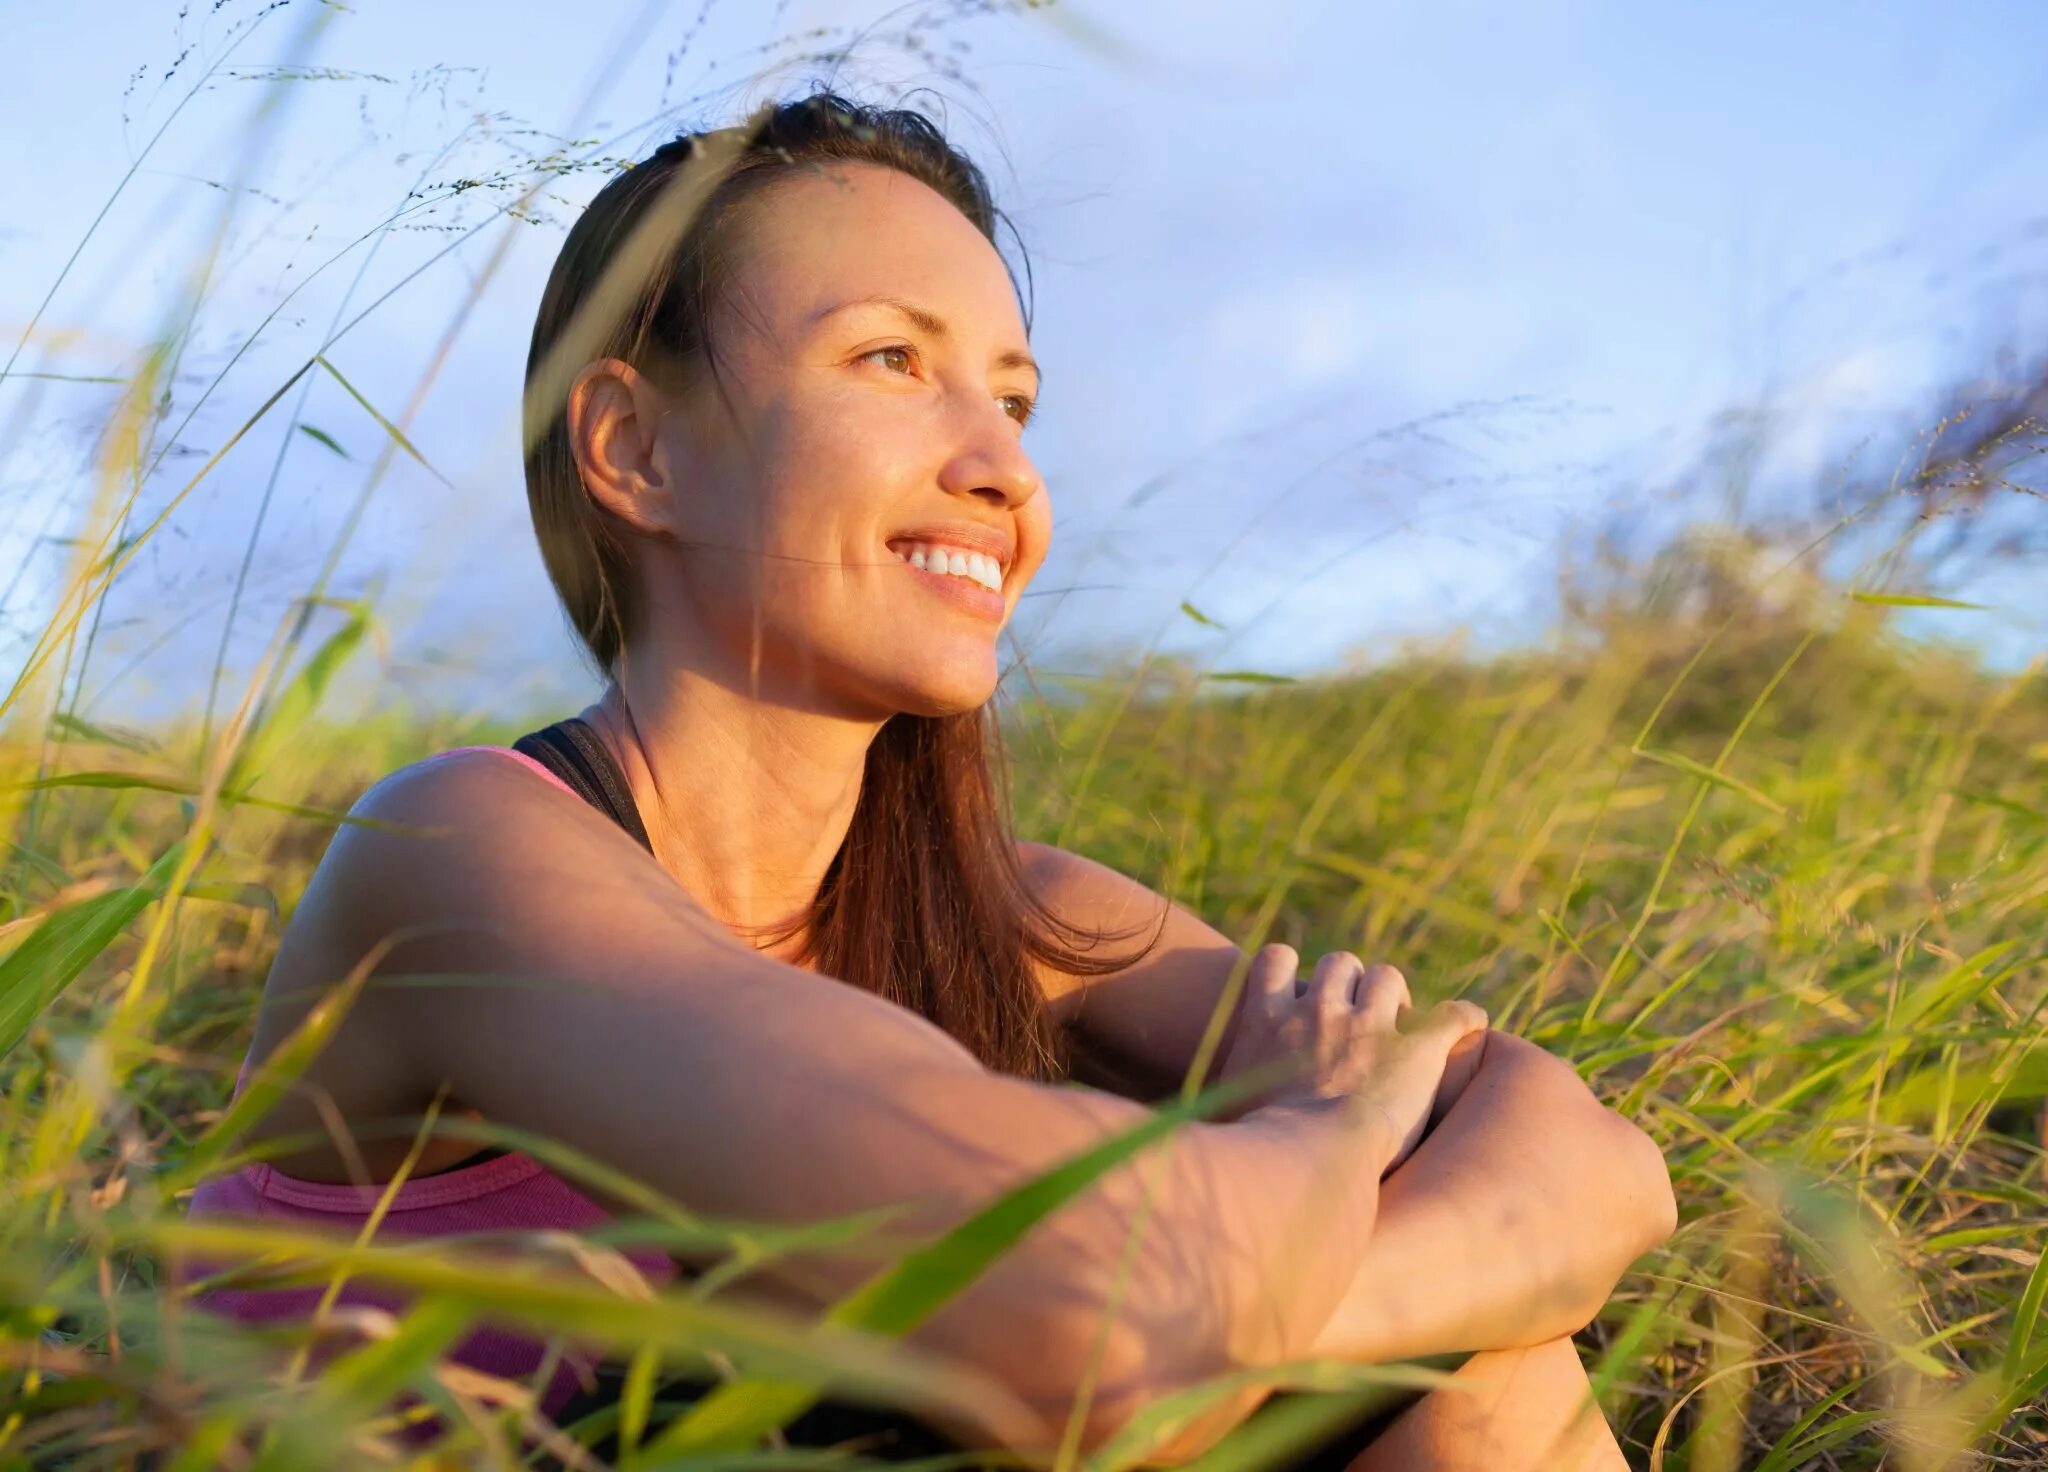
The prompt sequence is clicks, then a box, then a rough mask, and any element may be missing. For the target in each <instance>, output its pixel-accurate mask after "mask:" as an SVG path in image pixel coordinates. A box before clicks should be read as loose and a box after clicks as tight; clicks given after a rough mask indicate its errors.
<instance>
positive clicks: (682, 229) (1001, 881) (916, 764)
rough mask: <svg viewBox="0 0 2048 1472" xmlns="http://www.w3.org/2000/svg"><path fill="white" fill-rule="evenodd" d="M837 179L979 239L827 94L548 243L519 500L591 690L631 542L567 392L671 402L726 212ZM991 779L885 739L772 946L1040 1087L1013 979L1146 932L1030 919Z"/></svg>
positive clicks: (1078, 966) (895, 141)
mask: <svg viewBox="0 0 2048 1472" xmlns="http://www.w3.org/2000/svg"><path fill="white" fill-rule="evenodd" d="M838 161H857V162H863V163H871V164H879V165H882V166H884V167H887V168H891V169H895V170H898V171H900V172H902V173H904V174H908V175H909V176H910V177H911V178H913V179H917V180H919V181H921V182H923V183H924V184H926V185H928V186H930V187H931V188H932V189H933V190H935V191H936V192H937V193H939V194H940V195H942V196H943V197H944V198H946V199H948V200H950V201H951V202H952V203H953V204H954V205H955V206H956V207H957V208H958V209H959V210H960V212H961V213H962V214H963V215H965V216H966V217H967V218H968V219H969V220H971V221H972V222H973V223H974V226H975V228H976V229H978V230H980V231H981V233H982V234H983V235H984V236H986V237H987V238H988V240H989V241H990V243H991V244H993V243H994V242H995V227H996V222H997V220H998V219H999V218H1000V215H999V212H998V211H997V209H996V208H995V205H994V203H993V202H992V200H991V198H990V194H989V189H988V184H987V181H986V179H985V178H984V177H983V175H982V172H981V170H980V169H979V168H977V167H976V166H975V165H974V163H973V162H971V161H970V160H969V159H968V158H967V157H966V156H965V155H963V154H962V153H960V152H959V151H958V150H956V149H955V148H953V147H952V146H951V145H949V144H948V143H947V142H946V140H945V138H944V137H943V136H942V135H941V133H940V132H939V130H938V128H937V127H935V126H934V125H933V123H932V122H931V121H930V120H929V119H928V118H926V117H924V116H923V115H922V114H919V113H916V112H910V111H906V110H890V109H883V108H874V107H866V106H861V105H859V104H856V103H853V102H849V101H847V100H846V99H844V98H842V97H840V96H838V95H836V94H834V93H831V92H826V91H820V92H816V93H814V94H813V95H811V96H809V97H806V98H803V99H801V100H797V101H790V102H784V103H780V104H775V105H771V106H768V107H765V108H763V109H761V110H760V111H758V112H756V113H755V114H754V116H753V117H751V118H749V119H748V120H747V122H746V123H744V124H742V125H739V126H737V127H730V128H722V129H717V130H714V131H712V132H707V133H696V134H685V135H683V136H681V137H678V138H676V139H674V140H672V141H670V142H668V143H665V144H663V145H662V146H661V147H660V148H658V149H656V150H655V151H654V153H653V154H651V155H650V156H649V157H648V158H646V159H645V160H643V161H642V162H640V163H638V164H636V165H634V166H633V167H632V168H630V169H628V170H627V171H626V172H624V173H622V174H620V175H619V176H618V177H616V178H614V179H613V180H611V182H609V183H608V184H606V185H605V187H604V188H603V189H601V190H600V191H598V194H597V196H596V197H595V198H594V199H592V200H591V202H590V205H589V206H588V208H586V209H585V210H584V212H583V214H582V216H581V217H580V218H579V219H578V220H577V221H576V223H575V225H574V226H573V227H571V229H570V231H569V235H568V239H567V240H566V241H564V242H563V245H562V251H561V254H560V255H559V256H558V257H557V258H556V261H555V266H554V271H553V272H552V274H551V275H550V276H549V278H548V284H547V290H546V291H545V293H544V294H543V295H542V297H541V305H540V315H539V319H538V320H537V321H536V322H535V323H534V329H533V345H532V348H531V350H530V352H529V354H528V356H527V363H526V400H525V416H524V417H525V442H526V445H527V447H528V448H527V451H526V489H527V498H528V500H529V502H530V504H531V506H532V511H533V525H534V531H535V533H536V535H537V536H538V537H539V539H540V550H541V556H542V559H543V560H544V561H545V563H546V565H547V570H548V576H549V577H550V578H551V579H552V580H553V582H554V585H555V591H556V592H557V593H558V594H559V595H560V596H561V599H562V603H563V606H564V608H565V609H566V610H567V612H568V616H569V619H570V621H571V623H572V624H573V625H574V627H575V629H576V633H577V635H578V637H579V638H580V639H581V640H582V642H583V644H584V647H585V648H586V649H587V650H588V651H589V654H590V656H591V658H592V659H593V660H594V661H595V662H596V664H597V666H598V667H599V668H600V669H601V670H602V671H603V672H604V674H605V675H606V676H607V677H608V678H616V676H617V674H618V667H619V656H620V653H621V651H622V650H623V649H624V648H625V645H626V639H627V637H628V634H629V632H630V631H631V630H632V629H634V628H635V627H636V626H637V625H636V621H637V620H638V619H639V618H640V617H642V616H643V613H644V605H643V602H642V597H641V593H640V590H639V589H638V588H637V587H635V585H634V579H633V575H632V564H631V561H630V559H629V558H628V556H627V545H628V543H629V541H630V539H631V538H632V537H633V536H634V535H635V533H634V532H633V530H632V529H631V528H630V527H628V526H626V525H625V524H624V523H622V522H620V521H618V520H616V519H614V518H613V517H612V515H611V514H610V513H609V512H607V511H606V510H604V508H602V507H601V506H599V505H598V504H597V502H596V501H594V500H593V499H592V497H591V496H590V494H589V493H588V492H587V491H586V490H585V489H584V487H583V483H582V479H581V477H580V476H579V474H578V473H577V469H576V462H575V458H574V456H573V455H572V453H571V451H570V446H569V432H568V424H567V419H566V407H567V390H568V384H569V382H570V381H571V380H572V379H573V378H574V376H575V374H576V373H577V372H578V371H579V370H580V369H581V368H582V367H583V365H584V364H586V363H588V362H590V361H591V360H593V359H596V358H602V357H610V358H618V359H620V360H622V361H624V362H626V363H630V364H631V365H633V367H634V368H636V369H638V370H639V371H641V372H642V373H645V374H647V375H648V376H649V377H650V378H651V379H653V380H654V381H656V382H657V383H659V384H661V385H663V386H664V387H665V388H669V389H672V390H675V391H678V392H687V391H692V390H694V389H698V388H701V387H702V386H703V384H704V383H705V381H706V378H707V374H708V378H709V379H710V381H712V382H713V383H715V382H716V379H717V361H716V350H715V345H714V344H713V342H712V339H711V335H710V330H709V318H710V312H711V308H712V305H713V304H714V303H715V302H716V301H717V300H718V298H719V295H720V288H721V286H722V285H723V284H724V283H725V282H726V281H727V280H728V279H729V278H730V275H731V272H732V268H733V265H734V259H733V256H734V252H735V251H737V250H740V249H743V248H744V245H745V236H744V232H743V230H742V229H741V228H740V226H741V224H742V223H743V219H744V214H745V209H746V206H747V205H748V203H749V202H750V201H752V200H754V199H755V198H756V197H757V196H759V195H760V194H761V193H762V192H763V190H764V188H765V187H766V186H769V185H771V184H773V183H774V182H776V181H777V180H779V179H787V178H789V177H791V176H792V175H793V173H794V171H797V170H803V169H812V168H815V167H817V166H818V165H820V164H823V163H831V162H838ZM1014 283H1015V277H1014V275H1013V276H1012V284H1013V285H1014ZM1026 321H1027V326H1028V321H1029V318H1028V315H1027V319H1026ZM1005 774H1006V765H1005V762H1004V760H1003V754H1002V746H1001V734H1000V729H999V727H998V725H997V723H996V720H995V717H994V715H993V712H992V711H991V710H990V709H989V707H987V706H984V707H982V708H981V709H978V710H974V711H969V712H963V713H961V714H958V715H950V716H915V715H898V716H895V717H894V718H892V719H891V720H889V721H888V722H887V723H886V724H885V725H884V726H883V727H882V729H881V731H880V732H879V733H878V734H877V736H876V737H875V740H874V742H873V744H872V745H871V746H870V747H869V749H868V755H867V765H866V769H865V772H864V774H863V777H862V781H861V790H860V798H859V802H858V804H857V805H856V807H855V810H854V814H853V820H852V824H851V826H850V827H849V828H848V830H847V834H846V841H845V843H844V844H843V845H841V847H840V850H839V852H838V854H836V855H835V856H834V857H833V860H832V862H831V865H830V866H829V867H828V868H827V870H826V872H825V877H824V881H823V883H822V884H821V885H820V886H819V890H818V894H817V897H816V900H815V902H814V904H813V905H812V907H811V909H810V911H809V913H808V914H806V915H804V916H801V917H799V918H798V920H797V921H796V923H795V926H794V928H793V929H792V930H791V931H787V932H783V934H785V935H787V934H793V933H796V932H797V931H801V932H802V933H803V935H804V942H803V945H804V951H803V956H802V959H803V960H805V961H806V962H808V963H810V964H812V965H814V966H815V968H816V969H817V970H819V971H820V972H822V973H824V974H826V975H829V976H833V977H837V978H838V979H840V980H841V981H845V982H849V983H851V984H852V985H854V986H858V987H861V988H863V989H865V990H867V991H870V992H873V993H875V994H876V995H878V996H881V997H885V998H887V999H888V1000H890V1001H893V1002H896V1003H898V1004H900V1005H902V1006H904V1007H907V1008H909V1009H911V1010H912V1011H915V1012H917V1013H919V1014H921V1015H923V1016H924V1017H927V1018H929V1019H930V1020H931V1021H932V1022H933V1023H935V1024H937V1025H938V1026H939V1027H941V1028H943V1029H944V1030H945V1031H946V1032H947V1033H949V1034H951V1035H952V1036H953V1037H954V1038H957V1039H958V1040H959V1041H960V1042H961V1043H962V1044H963V1045H965V1046H966V1047H967V1048H968V1049H969V1050H970V1051H971V1052H972V1053H973V1054H974V1055H975V1056H976V1057H977V1058H979V1059H980V1060H981V1061H982V1062H983V1063H984V1064H986V1065H987V1066H988V1067H990V1068H992V1069H996V1070H998V1071H1001V1072H1004V1073H1009V1074H1014V1075H1017V1076H1020V1077H1025V1078H1034V1079H1059V1078H1064V1077H1066V1076H1067V1075H1068V1072H1069V1069H1070V1068H1071V1067H1072V1065H1073V1061H1074V1055H1073V1051H1072V1045H1071V1042H1070V1040H1069V1039H1068V1038H1066V1037H1065V1036H1064V1035H1062V1033H1061V1032H1060V1030H1059V1029H1058V1028H1056V1027H1055V1026H1054V1025H1053V1024H1052V1022H1051V1020H1050V1019H1049V1018H1048V1016H1047V1015H1046V1010H1045V1007H1044V1004H1043V1001H1042V994H1041V992H1040V990H1039V988H1038V985H1037V984H1036V982H1034V980H1033V979H1032V973H1031V964H1032V962H1033V961H1034V960H1037V961H1039V962H1042V963H1045V964H1048V965H1050V966H1052V967H1054V968H1057V969H1059V970H1061V971H1064V972H1066V973H1068V974H1072V975H1100V974H1103V973H1106V972H1110V971H1115V970H1119V969H1121V968H1122V967H1124V966H1127V965H1129V964H1130V963H1131V962H1132V961H1135V960H1137V959H1138V958H1139V957H1140V956H1142V955H1144V954H1146V953H1147V952H1149V951H1150V950H1151V949H1152V948H1153V946H1155V945H1156V944H1157V943H1158V938H1159V931H1158V930H1155V931H1154V932H1153V934H1152V936H1151V937H1150V938H1149V939H1148V940H1147V941H1146V942H1145V943H1144V945H1143V946H1142V947H1141V948H1140V949H1139V950H1138V951H1136V952H1134V953H1126V954H1117V955H1108V954H1097V951H1098V950H1099V949H1100V947H1101V946H1102V943H1103V942H1104V941H1106V940H1108V939H1110V938H1111V936H1109V935H1106V934H1101V933H1097V932H1093V931H1088V930H1085V929H1083V928H1080V927H1076V926H1072V925H1069V924H1067V923H1066V922H1065V921H1063V920H1062V919H1060V917H1058V916H1057V915H1054V914H1052V913H1051V912H1050V911H1049V910H1047V909H1046V907H1045V906H1044V905H1043V904H1041V903H1040V902H1039V901H1038V900H1037V898H1036V897H1035V896H1034V895H1033V894H1032V892H1031V891H1030V889H1029V888H1028V886H1027V885H1026V883H1025V880H1024V876H1023V873H1022V871H1021V868H1020V866H1019V861H1018V856H1017V850H1016V846H1015V843H1014V841H1013V838H1012V835H1011V832H1010V820H1009V796H1008V791H1007V786H1006V780H1005ZM1163 922H1164V915H1163V914H1162V916H1161V923H1162V926H1163ZM1142 928H1143V927H1139V928H1138V929H1142ZM1136 933H1137V931H1136V930H1133V931H1121V932H1116V933H1115V938H1117V939H1123V938H1126V937H1128V936H1130V935H1133V934H1136Z"/></svg>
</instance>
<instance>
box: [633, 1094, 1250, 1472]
mask: <svg viewBox="0 0 2048 1472" xmlns="http://www.w3.org/2000/svg"><path fill="white" fill-rule="evenodd" d="M1261 1087H1262V1084H1261V1081H1260V1080H1257V1079H1249V1080H1243V1079H1233V1080H1231V1081H1229V1082H1227V1083H1221V1084H1217V1085H1215V1086H1213V1087H1211V1088H1209V1089H1206V1090H1204V1091H1203V1092H1202V1093H1200V1094H1197V1095H1195V1096H1194V1097H1193V1098H1192V1099H1189V1100H1180V1101H1175V1102H1174V1103H1172V1104H1169V1105H1165V1106H1162V1107H1160V1108H1159V1109H1157V1110H1155V1111H1154V1112H1153V1113H1152V1114H1151V1116H1150V1117H1148V1118H1147V1119H1145V1120H1144V1121H1143V1122H1141V1123H1140V1124H1138V1125H1137V1126H1136V1127H1134V1128H1132V1129H1129V1130H1126V1131H1125V1132H1124V1133H1123V1134H1121V1135H1118V1136H1116V1137H1115V1138H1113V1139H1110V1140H1106V1141H1104V1142H1103V1143H1101V1144H1100V1145H1097V1146H1095V1147H1094V1148H1092V1149H1090V1150H1085V1151H1083V1152H1081V1153H1080V1154H1079V1155H1076V1156H1075V1157H1073V1158H1072V1159H1070V1160H1067V1161H1064V1162H1062V1163H1061V1164H1059V1165H1056V1166H1054V1167H1053V1168H1052V1169H1051V1170H1048V1171H1046V1172H1044V1173H1043V1174H1041V1175H1039V1176H1037V1177H1036V1178H1034V1179H1032V1180H1029V1181H1026V1182H1025V1183H1024V1184H1022V1185H1020V1186H1017V1187H1016V1188H1014V1189H1012V1190H1010V1191H1008V1192H1006V1193H1005V1194H1004V1195H1002V1196H1000V1197H998V1198H997V1199H996V1200H995V1201H993V1202H991V1203H990V1204H989V1205H988V1206H986V1207H984V1208H983V1209H982V1210H980V1211H978V1212H976V1213H975V1214H974V1215H973V1216H971V1217H969V1218H968V1219H967V1220H966V1221H964V1222H962V1223H961V1224H960V1225H959V1226H957V1227H955V1228H954V1229H953V1230H952V1231H950V1232H948V1233H947V1234H946V1235H945V1236H943V1237H941V1238H940V1239H939V1240H938V1241H936V1242H933V1243H931V1244H930V1245H929V1246H926V1247H923V1248H920V1249H918V1250H917V1251H915V1252H911V1253H908V1254H906V1255H905V1256H904V1257H903V1258H902V1260H901V1261H899V1262H898V1263H896V1264H895V1265H894V1266H893V1267H890V1268H888V1269H886V1270H884V1271H883V1272H881V1273H879V1274H877V1275H876V1276H875V1277H873V1278H871V1279H869V1280H868V1282H866V1283H865V1284H863V1285H862V1286H861V1287H859V1288H857V1289H855V1290H854V1291H853V1292H852V1293H850V1294H848V1295H847V1296H846V1297H845V1298H843V1299H841V1300H840V1301H839V1302H838V1303H837V1304H835V1305H833V1307H832V1308H831V1309H830V1310H828V1311H827V1313H826V1314H825V1322H827V1323H830V1324H835V1325H840V1326H843V1327H850V1328H859V1329H863V1330H866V1331H868V1332H870V1333H875V1334H882V1335H887V1336H890V1337H894V1336H897V1335H901V1334H904V1333H907V1332H908V1331H909V1330H911V1329H913V1328H915V1327H916V1326H917V1325H918V1324H920V1323H922V1322H923V1321H924V1320H925V1319H927V1318H929V1317H930V1316H931V1315H932V1314H934V1313H936V1312H937V1311H938V1310H939V1309H940V1308H941V1307H942V1306H943V1305H944V1304H945V1303H946V1302H947V1301H948V1300H949V1299H951V1298H952V1297H953V1296H954V1295H955V1294H956V1293H958V1292H959V1291H960V1290H961V1289H963V1288H965V1287H966V1286H967V1285H968V1284H969V1283H971V1282H972V1281H974V1279H975V1278H977V1277H979V1276H980V1275H981V1274H982V1273H983V1272H985V1271H986V1270H987V1269H988V1267H989V1265H990V1264H991V1263H993V1262H995V1260H996V1259H997V1258H999V1257H1000V1256H1002V1254H1003V1253H1004V1252H1006V1251H1008V1250H1009V1249H1010V1247H1012V1246H1013V1245H1014V1244H1015V1243H1016V1242H1017V1241H1018V1239H1019V1238H1021V1237H1022V1236H1023V1235H1024V1234H1025V1233H1026V1232H1027V1231H1029V1230H1030V1229H1031V1228H1032V1227H1033V1226H1035V1225H1037V1224H1038V1223H1039V1222H1040V1221H1042V1220H1044V1219H1045V1218H1046V1217H1047V1216H1049V1215H1051V1214H1052V1212H1053V1211H1055V1210H1057V1209H1058V1208H1059V1207H1060V1206H1062V1205H1064V1204H1065V1203H1067V1202H1068V1201H1071V1200H1073V1199H1074V1198H1075V1197H1076V1196H1078V1195H1080V1194H1081V1192H1082V1191H1084V1190H1086V1189H1087V1188H1088V1187H1089V1186H1090V1185H1092V1184H1094V1182H1095V1181H1096V1180H1097V1179H1098V1178H1099V1177H1101V1176H1102V1175H1104V1174H1106V1173H1107V1172H1109V1171H1110V1170H1113V1169H1115V1168H1116V1167H1117V1166H1119V1165H1122V1164H1124V1163H1125V1162H1127V1161H1129V1160H1131V1159H1132V1158H1133V1157H1135V1156H1136V1155H1137V1154H1138V1153H1139V1152H1140V1151H1142V1150H1144V1149H1145V1148H1146V1147H1148V1146H1150V1145H1153V1144H1156V1143H1158V1142H1159V1141H1161V1140H1163V1139H1165V1138H1166V1137H1167V1136H1168V1135H1170V1134H1172V1133H1173V1132H1174V1131H1175V1130H1177V1129H1179V1128H1180V1127H1181V1126H1182V1125H1183V1124H1186V1123H1188V1122H1190V1121H1192V1120H1196V1119H1200V1118H1202V1117H1204V1116H1206V1115H1209V1114H1212V1113H1215V1112H1218V1111H1221V1110H1224V1109H1227V1108H1229V1107H1231V1106H1232V1105H1233V1104H1235V1103H1238V1102H1240V1101H1241V1100H1242V1099H1246V1098H1250V1097H1253V1096H1254V1095H1255V1094H1257V1093H1258V1092H1259V1090H1260V1088H1261ZM817 1399H818V1392H817V1390H816V1389H815V1388H813V1387H811V1386H808V1385H804V1384H800V1383H797V1384H791V1383H777V1382H756V1381H747V1382H740V1383H737V1384H732V1385H724V1386H721V1387H719V1388H718V1389H717V1390H715V1391H713V1392H712V1393H711V1394H710V1395H708V1396H706V1397H705V1398H704V1399H703V1400H702V1401H700V1402H699V1403H698V1404H697V1405H696V1406H695V1407H693V1408H692V1409H691V1411H690V1412H689V1414H687V1415H685V1416H683V1417H682V1418H680V1419H678V1420H677V1421H676V1422H674V1423H673V1424H672V1425H670V1426H669V1428H668V1429H667V1430H666V1431H664V1432H663V1434H662V1435H661V1436H660V1437H659V1438H658V1439H657V1440H656V1441H654V1442H653V1443H651V1444H650V1446H649V1448H648V1450H649V1451H650V1452H653V1453H661V1454H666V1453H670V1452H678V1451H684V1450H693V1449H695V1450H715V1449H729V1448H734V1447H743V1446H746V1445H749V1444H751V1443H752V1442H754V1441H756V1440H758V1439H759V1438H761V1437H763V1436H765V1435H767V1434H768V1433H769V1432H770V1431H773V1430H776V1429H777V1428H779V1427H781V1426H784V1425H786V1424H788V1422H790V1421H791V1420H793V1419H795V1418H796V1417H797V1416H799V1415H801V1414H803V1412H804V1411H805V1410H806V1409H808V1408H809V1407H810V1406H812V1405H814V1404H815V1403H816V1402H817Z"/></svg>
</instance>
